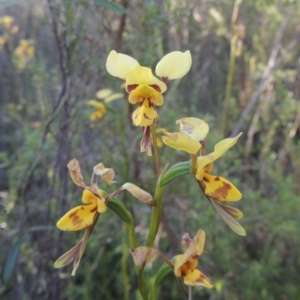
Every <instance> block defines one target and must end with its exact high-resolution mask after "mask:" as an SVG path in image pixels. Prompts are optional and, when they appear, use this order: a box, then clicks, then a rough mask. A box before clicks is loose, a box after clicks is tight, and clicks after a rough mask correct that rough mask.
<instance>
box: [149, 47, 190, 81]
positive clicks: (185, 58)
mask: <svg viewBox="0 0 300 300" xmlns="http://www.w3.org/2000/svg"><path fill="white" fill-rule="evenodd" d="M191 65H192V56H191V52H190V51H186V52H184V53H183V52H180V51H174V52H171V53H169V54H167V55H165V56H164V57H163V58H162V59H161V60H160V61H159V63H158V64H157V65H156V69H155V73H156V75H157V76H159V77H161V78H167V79H168V80H172V79H178V78H181V77H183V76H184V75H185V74H186V73H187V72H188V71H189V70H190V68H191Z"/></svg>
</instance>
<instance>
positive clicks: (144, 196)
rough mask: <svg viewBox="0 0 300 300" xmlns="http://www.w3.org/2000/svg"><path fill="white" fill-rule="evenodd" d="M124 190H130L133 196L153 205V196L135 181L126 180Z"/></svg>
mask: <svg viewBox="0 0 300 300" xmlns="http://www.w3.org/2000/svg"><path fill="white" fill-rule="evenodd" d="M122 190H126V191H128V192H129V193H130V194H131V195H132V196H134V197H135V198H137V199H138V200H140V201H142V202H144V203H147V204H149V205H153V198H152V196H151V195H150V194H149V193H148V192H146V191H144V190H143V189H141V188H139V187H138V186H136V185H135V184H133V183H130V182H126V183H124V184H123V185H122Z"/></svg>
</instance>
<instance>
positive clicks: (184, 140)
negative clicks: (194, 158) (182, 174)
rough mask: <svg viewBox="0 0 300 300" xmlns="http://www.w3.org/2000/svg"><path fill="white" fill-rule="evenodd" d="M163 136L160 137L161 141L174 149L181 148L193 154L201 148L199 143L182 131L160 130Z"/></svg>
mask: <svg viewBox="0 0 300 300" xmlns="http://www.w3.org/2000/svg"><path fill="white" fill-rule="evenodd" d="M162 132H163V134H164V136H163V137H162V140H163V142H164V143H165V144H166V145H167V146H169V147H171V148H174V149H177V150H182V151H185V152H188V153H190V154H195V153H197V151H198V150H199V149H200V148H201V144H200V143H199V142H197V141H196V140H194V139H193V138H192V137H190V136H189V135H187V134H185V133H182V132H173V133H170V132H168V131H166V130H164V129H163V130H162Z"/></svg>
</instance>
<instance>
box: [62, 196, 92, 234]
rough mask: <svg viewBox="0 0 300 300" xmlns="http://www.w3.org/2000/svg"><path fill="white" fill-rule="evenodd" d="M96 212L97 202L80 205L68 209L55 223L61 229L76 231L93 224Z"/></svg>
mask: <svg viewBox="0 0 300 300" xmlns="http://www.w3.org/2000/svg"><path fill="white" fill-rule="evenodd" d="M96 214H98V208H97V202H95V203H92V204H90V205H80V206H77V207H74V208H73V209H71V210H70V211H68V212H67V213H66V214H65V215H64V216H63V217H62V218H61V219H60V220H59V221H58V222H57V224H56V226H57V227H58V228H59V229H60V230H63V231H78V230H82V229H85V228H87V227H89V226H91V225H93V224H94V220H95V217H96Z"/></svg>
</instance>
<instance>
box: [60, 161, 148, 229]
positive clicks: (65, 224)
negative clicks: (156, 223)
mask: <svg viewBox="0 0 300 300" xmlns="http://www.w3.org/2000/svg"><path fill="white" fill-rule="evenodd" d="M68 168H69V171H70V175H71V177H72V179H73V181H74V183H75V184H76V185H78V186H80V187H81V188H83V189H84V190H83V195H82V202H83V203H84V204H87V205H80V206H77V207H75V208H73V209H71V210H70V211H68V212H67V213H66V214H65V215H64V216H63V217H62V218H61V219H60V220H59V221H58V222H57V224H56V225H57V227H58V228H59V229H60V230H64V231H78V230H83V229H86V228H88V227H90V226H92V225H94V223H95V221H96V220H97V218H98V216H99V214H100V213H104V212H105V211H106V209H107V207H106V203H107V201H109V200H110V199H112V198H113V197H114V196H115V195H117V194H118V193H120V192H121V191H123V190H127V191H128V192H129V193H131V194H132V195H133V196H134V197H135V198H137V199H138V200H140V201H142V202H145V203H147V204H149V205H152V204H153V201H152V196H151V195H150V194H149V193H147V192H146V191H144V190H142V189H140V188H139V187H137V186H136V185H134V184H132V183H129V182H126V183H124V184H123V185H122V186H121V187H119V188H118V189H117V190H116V191H114V192H113V193H111V194H109V195H107V196H105V192H104V191H103V190H100V189H99V188H98V187H97V185H96V180H97V178H98V177H101V179H103V180H104V181H105V182H107V183H108V184H111V183H113V178H114V176H115V172H114V170H113V169H111V168H105V167H104V165H103V164H102V163H100V164H98V165H97V166H95V167H94V173H93V177H92V185H91V187H88V186H86V185H85V183H84V181H83V178H82V176H81V172H80V167H79V163H78V161H77V160H76V159H73V160H71V161H70V162H69V164H68Z"/></svg>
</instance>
